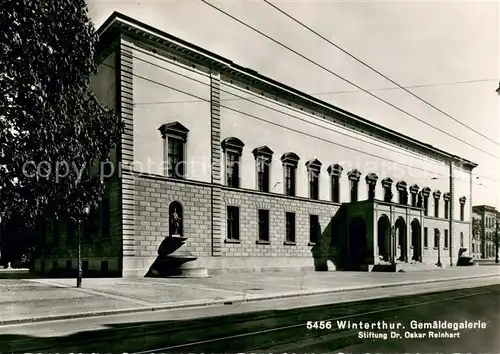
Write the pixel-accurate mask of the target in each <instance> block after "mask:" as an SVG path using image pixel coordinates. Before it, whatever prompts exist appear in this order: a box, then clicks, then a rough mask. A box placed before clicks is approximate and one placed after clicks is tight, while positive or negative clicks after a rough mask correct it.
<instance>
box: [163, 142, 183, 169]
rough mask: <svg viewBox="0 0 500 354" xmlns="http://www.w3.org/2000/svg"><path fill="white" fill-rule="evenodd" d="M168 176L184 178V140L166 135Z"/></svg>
mask: <svg viewBox="0 0 500 354" xmlns="http://www.w3.org/2000/svg"><path fill="white" fill-rule="evenodd" d="M167 154H168V177H173V178H184V141H182V140H181V139H176V138H173V137H168V153H167Z"/></svg>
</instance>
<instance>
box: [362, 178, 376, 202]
mask: <svg viewBox="0 0 500 354" xmlns="http://www.w3.org/2000/svg"><path fill="white" fill-rule="evenodd" d="M377 181H378V176H377V175H376V174H375V173H369V174H368V175H367V176H366V177H365V182H366V186H367V199H368V200H375V198H376V196H377V192H376V187H377Z"/></svg>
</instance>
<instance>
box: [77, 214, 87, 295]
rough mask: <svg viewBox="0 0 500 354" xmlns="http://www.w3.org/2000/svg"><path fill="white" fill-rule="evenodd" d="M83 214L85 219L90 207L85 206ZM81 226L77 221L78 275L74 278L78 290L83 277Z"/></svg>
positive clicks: (79, 221)
mask: <svg viewBox="0 0 500 354" xmlns="http://www.w3.org/2000/svg"><path fill="white" fill-rule="evenodd" d="M83 213H84V215H85V218H87V216H88V215H89V214H90V207H89V206H86V207H85V208H84V209H83ZM81 224H82V219H81V218H79V219H78V274H77V278H76V287H77V288H80V287H81V286H82V276H83V270H82V250H81V248H82V247H81V237H80V236H81Z"/></svg>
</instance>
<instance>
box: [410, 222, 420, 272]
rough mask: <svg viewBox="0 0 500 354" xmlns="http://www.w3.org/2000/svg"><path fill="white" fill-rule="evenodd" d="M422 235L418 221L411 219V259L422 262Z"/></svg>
mask: <svg viewBox="0 0 500 354" xmlns="http://www.w3.org/2000/svg"><path fill="white" fill-rule="evenodd" d="M421 240H422V235H421V227H420V222H419V221H418V220H417V219H413V221H412V222H411V246H412V247H413V256H412V258H411V259H412V260H414V261H417V262H422V241H421Z"/></svg>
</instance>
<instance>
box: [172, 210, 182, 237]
mask: <svg viewBox="0 0 500 354" xmlns="http://www.w3.org/2000/svg"><path fill="white" fill-rule="evenodd" d="M170 227H171V228H172V232H171V235H180V232H181V218H180V217H179V214H177V210H176V209H174V210H173V211H172V214H170Z"/></svg>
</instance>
